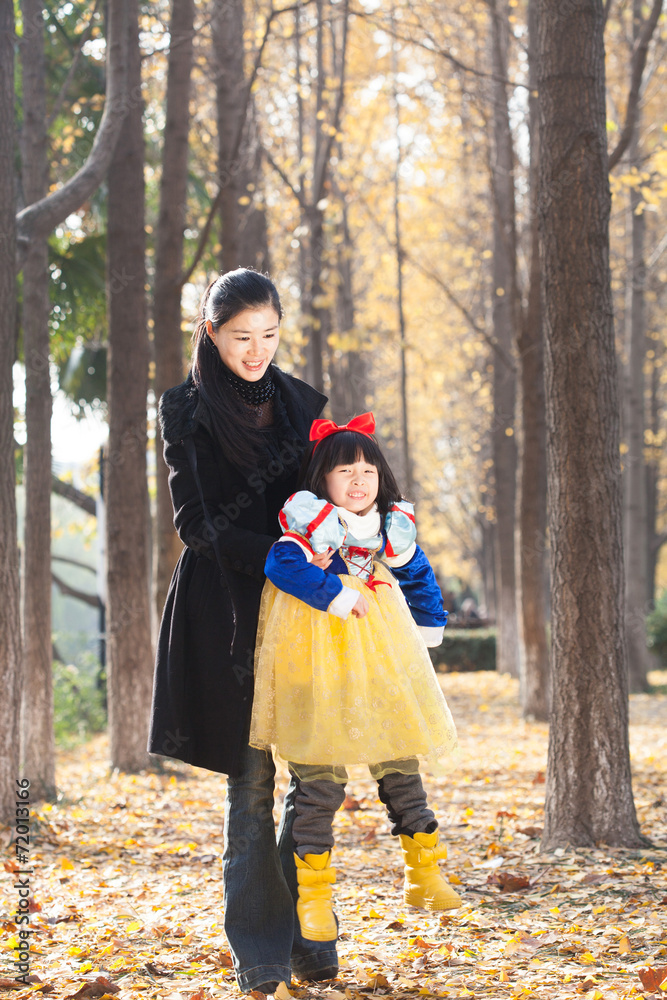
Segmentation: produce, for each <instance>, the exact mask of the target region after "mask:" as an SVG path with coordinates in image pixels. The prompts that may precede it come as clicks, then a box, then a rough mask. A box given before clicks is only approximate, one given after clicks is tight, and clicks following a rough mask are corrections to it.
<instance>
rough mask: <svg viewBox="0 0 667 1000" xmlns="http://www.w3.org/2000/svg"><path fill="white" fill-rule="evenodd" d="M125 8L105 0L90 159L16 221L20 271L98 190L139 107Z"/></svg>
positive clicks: (125, 1) (118, 0)
mask: <svg viewBox="0 0 667 1000" xmlns="http://www.w3.org/2000/svg"><path fill="white" fill-rule="evenodd" d="M127 4H128V0H108V23H109V34H108V38H107V67H106V80H107V87H106V101H105V105H104V113H103V115H102V120H101V122H100V125H99V128H98V130H97V133H96V135H95V140H94V142H93V145H92V148H91V150H90V154H89V156H88V157H87V159H86V161H85V163H84V164H83V166H82V167H81V168H80V170H77V172H76V173H75V174H74V176H73V177H71V178H70V179H69V180H68V181H67V182H66V183H65V184H63V186H62V187H61V188H58V190H56V191H52V192H51V193H50V194H48V195H46V197H44V198H41V199H40V200H39V201H37V202H35V203H34V204H30V205H27V206H26V208H24V209H23V211H22V212H19V213H18V215H17V217H16V232H17V263H18V266H19V269H20V268H21V267H22V266H23V262H24V259H25V254H26V253H27V251H28V249H29V246H30V243H31V241H32V240H35V239H39V238H43V237H46V236H48V235H49V233H50V232H51V231H52V229H54V228H55V226H57V225H58V223H59V222H62V221H63V220H64V219H66V218H67V216H68V215H70V213H71V212H75V211H76V210H77V209H78V208H79V207H80V206H81V205H82V204H83V202H84V201H85V200H86V199H87V198H89V197H90V195H91V194H92V193H93V192H94V191H95V190H96V189H97V188H98V187H99V185H100V184H101V182H102V180H103V179H104V176H105V174H106V173H107V170H108V168H109V164H110V162H111V157H112V156H113V151H114V147H115V145H116V140H117V138H118V134H119V131H120V129H121V126H122V124H123V122H124V120H125V116H126V115H127V114H128V112H130V110H131V109H132V108H133V107H135V106H136V105H137V103H138V104H139V105H140V104H141V91H140V90H139V91H137V92H133V91H132V90H130V89H128V87H127V66H126V49H127V39H126V35H127V31H126V26H127Z"/></svg>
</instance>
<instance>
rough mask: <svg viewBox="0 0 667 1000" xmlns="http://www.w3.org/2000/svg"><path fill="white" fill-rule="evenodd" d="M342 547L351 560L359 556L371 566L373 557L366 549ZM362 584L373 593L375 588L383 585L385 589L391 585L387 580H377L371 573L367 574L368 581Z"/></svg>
mask: <svg viewBox="0 0 667 1000" xmlns="http://www.w3.org/2000/svg"><path fill="white" fill-rule="evenodd" d="M344 547H345V548H346V549H347V551H348V552H349V553H350V556H352V558H354V557H355V556H361V557H362V558H365V561H366V562H367V563H368V562H370V564H371V566H372V565H373V556H372V555H371V553H370V552H369V551H368V549H364V548H362V546H360V545H346V546H344ZM364 568H366V567H364ZM364 583H365V584H366V586H367V587H368V589H369V590H372V591H373V593H375V591H376V590H377V588H378V587H380V586H382V584H384V586H385V587H391V584H390V583H389V581H388V580H378V578H377V577H376V576H373V574H372V573H369V576H368V579H367V580H364Z"/></svg>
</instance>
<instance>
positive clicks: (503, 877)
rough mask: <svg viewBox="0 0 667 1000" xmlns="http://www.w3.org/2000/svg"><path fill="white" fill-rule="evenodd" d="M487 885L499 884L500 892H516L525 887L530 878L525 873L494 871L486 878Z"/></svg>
mask: <svg viewBox="0 0 667 1000" xmlns="http://www.w3.org/2000/svg"><path fill="white" fill-rule="evenodd" d="M486 881H487V883H488V884H489V885H497V886H499V888H500V890H501V892H517V891H518V890H519V889H527V888H528V887H529V885H530V879H529V878H527V877H526V876H525V875H516V874H515V873H514V872H503V871H496V872H493V873H492V874H491V875H489V876H488V877H487V879H486Z"/></svg>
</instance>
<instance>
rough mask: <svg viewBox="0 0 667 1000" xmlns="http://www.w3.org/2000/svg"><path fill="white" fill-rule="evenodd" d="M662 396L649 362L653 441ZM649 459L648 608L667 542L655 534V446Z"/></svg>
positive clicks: (657, 468) (657, 369) (657, 474)
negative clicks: (659, 561)
mask: <svg viewBox="0 0 667 1000" xmlns="http://www.w3.org/2000/svg"><path fill="white" fill-rule="evenodd" d="M653 344H654V350H655V352H656V354H658V353H659V352H661V351H663V350H664V348H663V347H662V346H661V345H660V342H659V341H653ZM662 409H663V394H662V386H661V384H660V367H659V364H658V361H657V358H654V359H653V365H652V367H651V378H650V382H649V406H648V418H649V427H650V429H651V431H652V432H653V440H657V439H658V435H659V432H660V427H661V425H662ZM651 451H652V455H651V458H650V460H649V461H647V462H646V466H645V468H646V524H647V533H646V601H647V603H648V606H649V607H653V606H654V602H655V588H656V572H657V568H658V558H659V557H660V549H661V548H662V546H663V545H664V544H665V542H667V532H665V531H661V532H660V531H658V530H657V521H658V498H659V485H660V458H661V455H660V450H659V448H656V447H655V446H654V447H653V448H652V449H651Z"/></svg>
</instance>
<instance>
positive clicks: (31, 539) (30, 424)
mask: <svg viewBox="0 0 667 1000" xmlns="http://www.w3.org/2000/svg"><path fill="white" fill-rule="evenodd" d="M42 11H43V5H42V3H41V0H22V3H21V13H22V19H23V37H22V39H21V44H20V52H21V65H22V92H23V126H22V129H21V175H22V183H23V196H24V198H25V201H26V203H27V204H28V205H32V204H34V203H36V202H38V201H39V200H40V199H41V198H43V197H44V196H45V195H46V192H47V188H48V166H47V136H46V128H45V122H46V92H45V79H46V73H45V55H44V19H43V13H42ZM48 262H49V254H48V245H47V242H46V239H45V238H43V237H41V238H39V239H34V240H32V241H31V243H30V248H29V250H28V253H27V256H26V259H25V264H24V267H23V310H22V326H23V349H24V356H25V385H26V430H27V440H26V445H25V450H24V483H25V529H24V547H23V551H24V565H23V578H24V587H23V695H22V707H21V758H22V766H23V771H24V773H25V775H26V776H27V777H28V778H30V785H31V790H32V796H31V797H32V798H33V799H34V800H39V799H53V798H54V797H55V793H56V772H55V750H56V748H55V734H54V729H53V670H52V662H51V379H50V372H49V325H48V320H49V272H48Z"/></svg>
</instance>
